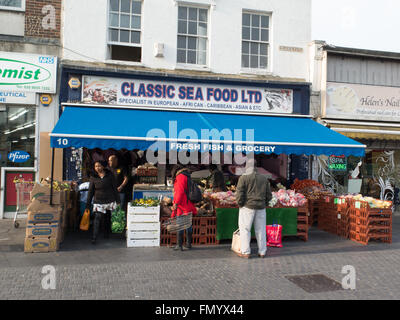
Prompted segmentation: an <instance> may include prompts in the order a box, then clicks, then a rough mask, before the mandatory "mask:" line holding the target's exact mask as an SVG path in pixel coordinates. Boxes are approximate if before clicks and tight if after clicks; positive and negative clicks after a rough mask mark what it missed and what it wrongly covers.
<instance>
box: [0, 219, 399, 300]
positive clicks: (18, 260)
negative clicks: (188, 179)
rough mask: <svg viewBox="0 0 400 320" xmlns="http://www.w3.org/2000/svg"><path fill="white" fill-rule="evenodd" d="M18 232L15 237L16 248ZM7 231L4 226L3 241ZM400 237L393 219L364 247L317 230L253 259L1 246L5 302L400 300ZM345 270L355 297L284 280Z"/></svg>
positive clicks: (78, 238)
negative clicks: (51, 280)
mask: <svg viewBox="0 0 400 320" xmlns="http://www.w3.org/2000/svg"><path fill="white" fill-rule="evenodd" d="M11 226H12V224H11ZM20 228H21V229H20V230H11V233H13V236H12V237H14V238H13V239H14V241H17V240H16V239H18V236H17V234H19V236H21V233H23V232H22V231H24V227H23V226H21V227H20ZM3 231H4V225H3V223H2V224H1V225H0V239H2V238H4V237H5V236H4V235H5V232H3ZM398 231H400V216H398V215H395V217H394V226H393V243H392V244H382V243H370V244H369V245H368V246H363V245H360V244H357V243H355V242H353V241H350V240H344V239H341V238H339V237H337V236H334V235H331V234H328V233H326V232H323V231H320V230H318V229H317V228H316V227H313V228H312V229H311V230H310V235H309V241H308V242H303V241H301V240H298V239H297V238H288V239H285V241H284V243H283V244H284V247H283V248H280V249H278V248H270V249H269V250H268V253H267V258H265V259H259V258H256V257H255V256H254V258H252V259H249V260H245V259H240V258H238V257H237V256H236V255H234V254H233V253H232V252H231V250H230V244H229V243H225V244H221V245H219V246H209V247H195V248H194V249H193V250H191V251H184V252H175V251H173V250H171V249H170V248H167V247H160V248H126V246H125V243H124V241H123V240H121V239H118V237H113V238H112V239H109V240H103V239H100V241H99V243H98V244H97V245H95V246H93V245H92V244H91V243H90V240H89V239H90V235H89V234H87V233H75V234H68V235H67V237H66V240H65V242H64V243H63V245H62V247H61V250H60V251H59V252H55V253H42V254H25V253H23V245H22V243H20V244H18V243H12V242H10V243H9V244H8V245H4V243H3V244H1V241H0V288H1V290H0V299H139V300H140V299H161V300H168V299H183V300H185V299H206V300H210V299H211V300H214V299H229V300H243V299H244V300H247V299H256V300H259V299H307V300H313V299H400V289H399V288H400V273H399V272H398V266H399V265H400V236H399V235H398V234H399V232H398ZM9 234H10V232H9ZM252 247H253V252H254V253H256V244H255V243H253V244H252ZM45 265H52V266H54V267H55V270H56V289H55V290H45V289H43V288H42V285H41V282H42V279H43V277H44V276H45V275H44V274H42V273H41V272H42V267H43V266H45ZM345 265H352V266H354V267H355V270H356V276H357V282H356V290H335V291H324V292H317V293H309V292H306V291H305V290H303V289H302V288H300V287H298V286H297V285H296V284H294V283H293V282H291V281H289V280H288V279H287V278H286V277H287V276H295V275H311V274H323V275H325V276H327V277H329V278H331V279H333V280H335V281H337V282H339V283H341V282H342V278H343V277H344V275H343V274H342V273H341V271H342V268H343V266H345Z"/></svg>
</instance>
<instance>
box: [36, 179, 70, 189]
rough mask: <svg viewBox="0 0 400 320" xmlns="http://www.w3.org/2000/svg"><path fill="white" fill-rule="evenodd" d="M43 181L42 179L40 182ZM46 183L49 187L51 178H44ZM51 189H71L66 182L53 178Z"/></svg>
mask: <svg viewBox="0 0 400 320" xmlns="http://www.w3.org/2000/svg"><path fill="white" fill-rule="evenodd" d="M42 182H43V179H42V181H41V183H42ZM44 182H46V183H47V186H48V187H49V188H50V186H51V179H50V178H47V179H45V180H44ZM53 190H54V191H71V190H72V188H71V185H70V184H69V183H68V182H60V181H57V180H53Z"/></svg>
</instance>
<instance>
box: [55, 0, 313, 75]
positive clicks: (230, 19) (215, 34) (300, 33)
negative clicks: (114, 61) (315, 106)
mask: <svg viewBox="0 0 400 320" xmlns="http://www.w3.org/2000/svg"><path fill="white" fill-rule="evenodd" d="M178 3H179V0H178ZM184 3H185V4H187V3H193V4H194V5H196V4H202V5H207V6H209V21H208V32H209V56H208V58H209V61H208V66H207V68H206V70H208V71H211V72H214V73H221V74H236V75H237V74H241V73H244V72H243V70H241V35H242V10H243V9H244V10H252V11H253V10H254V11H260V12H272V20H271V31H270V41H271V45H272V47H271V51H270V63H271V65H270V69H269V70H268V71H269V72H270V73H271V74H273V75H274V76H280V77H290V78H298V79H303V80H307V79H308V78H309V75H308V72H309V69H308V61H309V60H308V43H309V42H311V0H284V1H282V0H235V1H232V0H218V1H216V0H197V1H190V0H186V1H185V2H184ZM214 5H215V6H214ZM107 8H108V0H85V1H80V0H69V1H64V9H65V12H64V15H63V16H64V21H63V45H64V47H65V49H64V52H63V58H64V59H68V60H77V61H78V60H79V61H89V62H95V61H98V62H110V61H107V59H108V56H107V55H108V51H107V44H106V40H107V25H108V13H107V10H108V9H107ZM177 15H178V6H177V2H176V1H175V0H143V7H142V30H143V33H142V45H143V49H142V63H141V64H140V65H143V66H145V67H149V68H159V69H170V70H174V69H176V68H179V66H177V63H176V46H177V29H178V28H177ZM157 42H160V43H164V45H165V52H164V57H163V58H156V57H154V53H153V50H154V43H157ZM279 46H288V47H300V48H303V52H302V53H296V52H285V51H280V50H279ZM125 64H129V63H125ZM131 64H134V63H131ZM201 69H202V68H200V70H201ZM264 74H265V72H264Z"/></svg>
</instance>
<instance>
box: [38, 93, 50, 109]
mask: <svg viewBox="0 0 400 320" xmlns="http://www.w3.org/2000/svg"><path fill="white" fill-rule="evenodd" d="M52 101H53V98H52V97H51V95H49V94H42V95H41V96H40V102H41V104H42V105H44V106H46V107H47V106H49V105H50V104H51V102H52Z"/></svg>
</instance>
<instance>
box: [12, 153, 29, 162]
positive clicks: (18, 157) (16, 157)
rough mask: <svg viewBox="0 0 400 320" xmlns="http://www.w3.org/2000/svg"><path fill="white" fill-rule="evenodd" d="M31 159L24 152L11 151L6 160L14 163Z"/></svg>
mask: <svg viewBox="0 0 400 320" xmlns="http://www.w3.org/2000/svg"><path fill="white" fill-rule="evenodd" d="M30 158H31V155H30V154H29V153H28V152H25V151H13V152H10V153H9V154H8V160H9V161H11V162H15V163H22V162H26V161H28V160H29V159H30Z"/></svg>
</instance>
